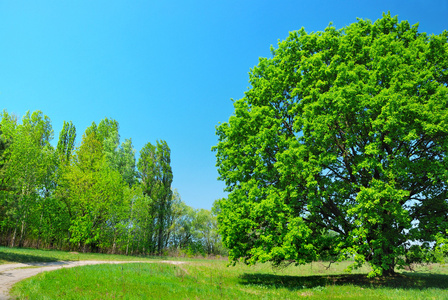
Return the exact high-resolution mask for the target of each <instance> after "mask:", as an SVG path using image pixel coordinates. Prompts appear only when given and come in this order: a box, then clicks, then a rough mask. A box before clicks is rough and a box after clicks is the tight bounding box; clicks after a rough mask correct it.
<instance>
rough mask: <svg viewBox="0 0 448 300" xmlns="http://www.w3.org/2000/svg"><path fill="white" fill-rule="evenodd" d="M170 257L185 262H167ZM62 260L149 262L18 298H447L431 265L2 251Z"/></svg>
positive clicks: (49, 278)
mask: <svg viewBox="0 0 448 300" xmlns="http://www.w3.org/2000/svg"><path fill="white" fill-rule="evenodd" d="M163 259H164V260H167V259H170V260H179V258H168V257H164V258H163ZM56 260H121V261H123V260H129V261H130V262H132V260H140V261H141V260H148V261H150V262H153V263H140V262H134V263H129V264H123V265H92V266H83V267H74V268H70V269H59V270H56V271H51V272H43V273H41V274H39V275H37V276H34V277H32V278H28V279H26V280H23V281H21V282H19V283H17V284H16V285H15V286H14V287H13V289H12V290H11V295H12V296H14V297H17V299H296V298H298V297H306V298H308V299H447V298H448V266H447V265H442V264H425V265H418V266H415V271H401V272H400V273H399V274H398V275H397V276H393V277H386V278H367V276H366V274H367V273H368V271H369V268H368V267H367V266H366V267H363V268H361V269H359V270H356V271H355V272H353V273H352V274H348V273H346V272H344V269H345V268H346V267H347V266H348V265H349V264H350V263H351V262H341V263H334V264H332V265H331V266H330V268H328V269H327V267H328V263H327V262H314V263H310V264H307V265H301V266H289V267H286V268H281V269H279V268H274V267H272V266H271V265H269V264H258V265H255V266H246V265H244V264H237V265H236V266H228V263H227V261H225V260H210V259H182V260H184V261H185V263H183V264H181V265H171V264H166V263H161V259H160V258H150V259H148V258H146V259H145V258H142V257H127V256H121V255H104V254H82V253H70V252H63V251H44V250H31V249H11V248H2V247H0V262H1V263H10V262H31V261H56Z"/></svg>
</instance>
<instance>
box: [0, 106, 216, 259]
mask: <svg viewBox="0 0 448 300" xmlns="http://www.w3.org/2000/svg"><path fill="white" fill-rule="evenodd" d="M0 116H1V123H0V204H1V205H0V234H1V235H0V237H1V238H0V243H1V244H3V245H10V246H12V247H14V246H19V247H22V246H32V247H37V248H42V247H44V248H56V249H72V250H81V251H95V252H111V253H126V254H156V253H157V254H161V253H163V252H164V251H166V250H168V249H182V250H183V251H189V252H190V253H197V252H202V253H208V254H220V253H222V251H223V249H222V247H221V246H220V239H219V236H218V235H217V225H216V217H215V216H214V215H213V214H212V213H211V212H210V211H208V210H203V209H202V210H194V209H192V208H191V207H189V206H187V205H186V204H185V203H183V202H182V201H181V199H180V196H179V194H178V193H177V192H176V191H175V190H174V191H173V190H172V188H171V183H172V181H173V173H172V170H171V165H170V148H169V147H168V145H167V143H166V142H165V141H157V142H156V144H155V145H153V144H151V143H147V144H146V145H145V146H144V147H143V149H142V150H141V151H140V156H139V159H138V161H136V158H135V154H136V153H135V152H136V151H135V149H134V148H133V145H132V141H131V139H126V140H124V141H123V142H122V143H121V144H120V136H119V125H118V122H117V121H115V120H113V119H107V118H106V119H103V120H102V121H101V122H100V123H99V124H98V125H97V124H95V123H92V125H91V126H89V127H88V128H87V129H86V131H85V132H84V134H83V136H82V140H81V143H80V145H79V147H75V140H76V128H75V126H74V125H73V124H72V122H65V121H64V124H63V128H62V130H61V132H60V135H59V140H58V143H57V147H56V148H55V147H53V146H52V145H51V144H50V141H51V140H52V139H53V130H52V126H51V121H50V119H49V118H48V117H47V116H45V115H44V114H43V113H42V112H40V111H36V112H34V113H29V112H28V113H27V114H26V115H25V116H24V117H23V119H22V122H21V123H20V122H18V120H17V117H16V116H14V115H12V114H9V113H8V112H7V111H3V113H2V114H0Z"/></svg>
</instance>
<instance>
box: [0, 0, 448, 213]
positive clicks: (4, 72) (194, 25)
mask: <svg viewBox="0 0 448 300" xmlns="http://www.w3.org/2000/svg"><path fill="white" fill-rule="evenodd" d="M387 11H390V12H391V14H392V15H398V18H399V20H408V21H409V22H410V23H411V24H415V23H417V22H419V24H420V27H419V28H420V32H427V33H435V34H439V33H441V32H442V31H443V30H445V29H446V30H448V0H439V1H430V0H422V1H417V0H403V1H392V0H390V1H359V0H358V1H286V0H277V1H263V0H259V1H252V0H239V1H233V0H226V1H210V0H208V1H188V0H186V1H168V0H166V1H149V0H148V1H129V0H128V1H110V0H109V1H99V0H98V1H81V0H77V1H20V0H17V1H2V0H0V45H1V48H0V104H1V105H0V109H7V110H8V112H10V113H15V114H16V115H17V116H18V117H19V118H20V117H22V116H23V115H24V114H25V112H26V111H28V110H30V111H35V110H42V111H43V113H44V114H46V115H48V116H49V117H50V118H51V120H52V124H53V129H54V132H55V141H54V142H55V143H56V142H57V138H58V135H59V131H60V130H61V128H62V123H63V121H64V120H66V121H70V120H71V121H73V123H74V124H75V126H76V129H77V134H78V139H77V141H78V143H79V142H80V139H81V136H82V133H83V132H84V130H85V129H86V127H87V126H89V125H90V124H91V123H92V122H93V121H95V122H96V123H98V122H99V121H100V120H101V119H103V118H105V117H108V118H114V119H116V120H117V121H118V122H119V124H120V135H121V137H122V139H124V138H132V141H133V144H134V147H135V148H136V150H137V152H138V151H140V149H141V148H142V147H143V146H144V145H145V144H146V143H147V142H151V143H155V141H156V140H160V139H163V140H166V141H167V143H168V145H169V146H170V148H171V160H172V168H173V173H174V182H173V187H174V188H177V190H178V191H179V193H180V195H181V197H182V199H183V200H184V201H185V202H186V203H187V204H188V205H190V206H193V207H195V208H207V209H209V208H210V207H211V206H212V203H213V201H214V200H215V199H218V198H221V197H224V196H225V194H224V192H223V188H224V184H223V183H222V182H219V181H217V180H216V178H217V177H218V173H217V171H216V167H215V156H214V153H212V152H211V151H210V148H211V147H212V146H213V145H215V144H216V143H217V138H216V136H215V126H216V125H217V124H218V122H225V121H227V120H228V118H229V117H230V115H231V114H232V113H233V105H232V101H231V100H230V99H231V98H234V99H240V98H242V97H243V96H244V92H245V91H246V90H247V89H248V86H249V83H248V79H249V76H248V72H249V70H250V68H252V67H253V66H255V65H256V64H257V63H258V58H259V57H266V56H269V55H270V51H269V48H270V45H274V46H275V45H276V44H277V42H278V40H279V39H280V40H283V39H285V38H286V37H287V36H288V32H289V31H294V30H298V29H300V28H301V27H304V28H305V30H306V31H307V32H311V31H321V30H324V29H325V27H326V26H327V25H328V24H329V23H330V22H333V24H334V26H335V27H336V28H341V27H344V26H346V25H349V24H350V23H353V22H356V18H357V17H359V18H363V19H370V20H372V21H374V20H377V19H378V18H381V16H382V12H387Z"/></svg>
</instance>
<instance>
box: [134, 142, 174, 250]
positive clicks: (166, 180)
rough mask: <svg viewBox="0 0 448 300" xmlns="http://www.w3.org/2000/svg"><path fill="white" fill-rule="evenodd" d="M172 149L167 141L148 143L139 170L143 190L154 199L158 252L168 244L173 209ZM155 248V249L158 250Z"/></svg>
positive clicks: (143, 151) (141, 152) (140, 160)
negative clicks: (169, 223)
mask: <svg viewBox="0 0 448 300" xmlns="http://www.w3.org/2000/svg"><path fill="white" fill-rule="evenodd" d="M170 155H171V151H170V148H169V147H168V144H167V143H166V141H160V142H159V141H157V142H156V145H152V144H151V143H147V144H146V145H145V147H143V149H142V150H141V151H140V158H139V161H138V170H139V172H140V177H141V182H142V187H143V192H144V193H145V194H146V195H147V196H148V197H150V198H151V199H152V201H153V207H152V212H151V213H154V214H155V215H156V219H155V221H156V224H155V228H154V229H155V232H154V233H155V235H156V241H153V245H154V244H156V245H157V248H156V249H157V252H158V253H161V252H162V249H163V248H164V247H165V246H166V244H167V240H168V239H167V229H168V226H167V221H168V216H169V214H170V211H171V196H172V192H171V183H172V181H173V172H172V170H171V157H170ZM156 249H153V250H156Z"/></svg>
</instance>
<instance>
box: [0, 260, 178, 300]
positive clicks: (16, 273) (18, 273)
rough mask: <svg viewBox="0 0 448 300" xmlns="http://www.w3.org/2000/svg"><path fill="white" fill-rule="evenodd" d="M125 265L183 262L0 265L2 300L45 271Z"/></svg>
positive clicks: (84, 262)
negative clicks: (26, 279) (29, 279)
mask: <svg viewBox="0 0 448 300" xmlns="http://www.w3.org/2000/svg"><path fill="white" fill-rule="evenodd" d="M124 263H169V264H176V265H177V264H182V263H184V262H182V261H96V260H81V261H57V262H47V263H45V262H44V263H26V264H22V263H15V264H5V265H0V300H6V299H10V298H9V296H8V295H9V289H10V288H11V287H12V286H13V285H14V283H16V282H19V281H20V280H23V279H25V278H28V277H31V276H34V275H37V274H39V273H41V272H44V271H52V270H56V269H60V268H72V267H76V266H86V265H98V264H124Z"/></svg>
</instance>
